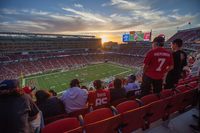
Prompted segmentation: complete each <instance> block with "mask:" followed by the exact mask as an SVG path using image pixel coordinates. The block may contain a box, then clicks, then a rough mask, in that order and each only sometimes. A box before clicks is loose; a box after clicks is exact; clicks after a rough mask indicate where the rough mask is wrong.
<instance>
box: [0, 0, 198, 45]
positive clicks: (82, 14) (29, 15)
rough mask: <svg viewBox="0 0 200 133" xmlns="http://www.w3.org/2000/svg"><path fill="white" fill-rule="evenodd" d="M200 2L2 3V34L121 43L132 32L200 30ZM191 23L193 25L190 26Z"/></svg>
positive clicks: (8, 0)
mask: <svg viewBox="0 0 200 133" xmlns="http://www.w3.org/2000/svg"><path fill="white" fill-rule="evenodd" d="M199 7H200V0H165V1H164V0H1V1H0V31H1V32H2V31H9V32H35V33H60V34H86V35H96V36H98V37H102V38H103V40H104V41H117V42H119V43H120V42H121V40H122V34H123V33H126V32H129V31H144V32H145V31H151V29H152V31H153V36H156V35H157V34H159V33H164V34H165V35H166V37H167V38H169V37H170V36H171V35H173V34H174V33H175V32H176V31H177V27H178V29H179V30H180V29H186V28H192V27H200V8H199ZM188 22H191V25H188Z"/></svg>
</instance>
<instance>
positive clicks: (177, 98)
mask: <svg viewBox="0 0 200 133" xmlns="http://www.w3.org/2000/svg"><path fill="white" fill-rule="evenodd" d="M183 99H184V94H183V93H180V92H179V93H176V94H175V95H173V96H172V97H171V99H170V102H169V104H168V109H167V113H168V115H170V114H172V113H174V112H176V111H179V110H180V106H181V103H182V101H183Z"/></svg>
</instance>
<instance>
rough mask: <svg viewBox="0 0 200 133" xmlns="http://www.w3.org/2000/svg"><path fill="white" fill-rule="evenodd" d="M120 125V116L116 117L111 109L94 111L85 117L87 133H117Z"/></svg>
mask: <svg viewBox="0 0 200 133" xmlns="http://www.w3.org/2000/svg"><path fill="white" fill-rule="evenodd" d="M120 123H121V119H120V115H115V116H114V115H113V113H112V111H111V109H109V108H101V109H97V110H94V111H92V112H90V113H88V114H86V115H85V117H84V127H85V130H86V133H115V132H117V130H118V127H119V124H120Z"/></svg>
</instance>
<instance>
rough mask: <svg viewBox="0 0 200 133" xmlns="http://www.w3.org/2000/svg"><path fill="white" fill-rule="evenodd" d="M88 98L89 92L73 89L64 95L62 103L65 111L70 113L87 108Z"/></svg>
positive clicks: (77, 88)
mask: <svg viewBox="0 0 200 133" xmlns="http://www.w3.org/2000/svg"><path fill="white" fill-rule="evenodd" d="M87 98H88V92H87V90H85V89H80V88H79V87H72V88H69V89H67V90H66V91H65V92H64V93H63V95H62V97H61V101H62V102H63V103H64V106H65V111H66V112H67V113H70V112H73V111H76V110H79V109H82V108H84V107H86V102H87Z"/></svg>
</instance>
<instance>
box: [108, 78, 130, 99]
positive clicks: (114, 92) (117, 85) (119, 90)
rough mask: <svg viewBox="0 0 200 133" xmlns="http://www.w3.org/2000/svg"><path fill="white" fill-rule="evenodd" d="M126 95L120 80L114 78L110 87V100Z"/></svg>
mask: <svg viewBox="0 0 200 133" xmlns="http://www.w3.org/2000/svg"><path fill="white" fill-rule="evenodd" d="M125 97H126V91H125V89H124V88H123V87H122V80H121V79H119V78H116V79H115V80H114V88H111V89H110V98H111V99H110V102H113V101H115V100H117V99H121V98H125Z"/></svg>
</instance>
